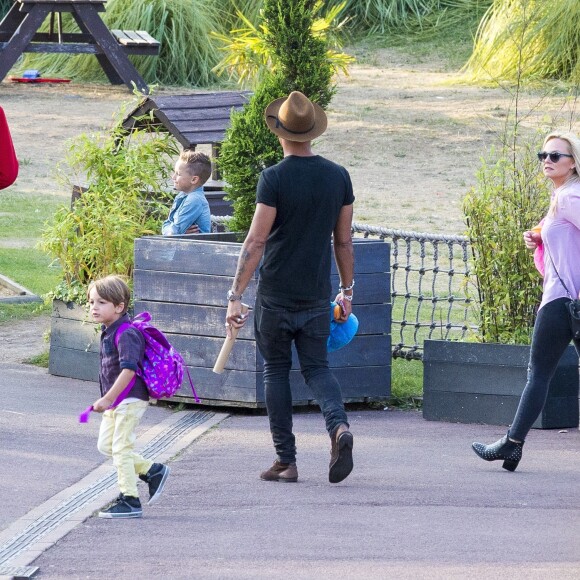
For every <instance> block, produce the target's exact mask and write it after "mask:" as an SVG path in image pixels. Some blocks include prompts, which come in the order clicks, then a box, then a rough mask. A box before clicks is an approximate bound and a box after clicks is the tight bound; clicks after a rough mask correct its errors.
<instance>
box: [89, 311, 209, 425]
mask: <svg viewBox="0 0 580 580" xmlns="http://www.w3.org/2000/svg"><path fill="white" fill-rule="evenodd" d="M150 320H151V314H149V312H141V314H138V315H137V316H135V318H133V320H132V321H131V322H124V323H123V324H121V326H119V328H118V329H117V332H116V333H115V346H116V347H117V348H118V347H119V338H120V337H121V334H122V333H123V332H124V331H125V330H127V328H129V327H130V326H133V327H134V328H136V329H137V330H139V332H140V333H141V334H142V335H143V338H144V339H145V355H144V357H143V360H142V361H141V365H140V368H139V369H138V370H137V372H136V373H135V375H136V376H139V377H141V378H142V379H143V382H144V383H145V386H146V387H147V391H149V396H150V397H151V398H152V399H161V398H162V397H172V396H173V395H175V393H176V392H177V391H178V390H179V387H181V382H182V381H183V372H184V371H185V372H186V373H187V377H188V378H189V384H190V385H191V391H192V393H193V396H194V398H195V402H196V403H199V402H200V400H199V397H198V396H197V393H196V392H195V387H194V386H193V381H192V380H191V376H190V375H189V370H188V369H187V366H185V362H184V361H183V357H182V356H181V355H180V354H179V353H178V352H177V351H176V350H175V349H174V348H173V347H172V346H171V344H170V343H169V341H168V340H167V338H166V337H165V335H164V334H163V333H162V332H161V331H160V330H159V329H158V328H155V326H153V325H152V324H149V321H150ZM134 384H135V377H133V378H132V379H131V381H130V382H129V384H128V385H127V386H126V387H125V389H124V390H123V392H122V393H121V394H120V395H119V396H118V397H117V399H116V400H115V402H114V403H113V404H112V405H111V408H113V407H116V406H117V405H118V404H119V403H120V402H121V401H122V400H123V399H125V398H126V397H127V395H128V394H129V392H130V391H131V389H132V388H133V385H134ZM92 410H93V407H92V405H91V406H90V407H87V408H86V409H85V410H84V411H83V412H82V413H81V414H80V415H79V422H80V423H87V422H88V420H89V416H90V414H91V411H92Z"/></svg>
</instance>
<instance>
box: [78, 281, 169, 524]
mask: <svg viewBox="0 0 580 580" xmlns="http://www.w3.org/2000/svg"><path fill="white" fill-rule="evenodd" d="M130 296H131V294H130V290H129V287H128V286H127V284H125V282H124V281H123V280H122V279H121V278H120V277H119V276H107V277H106V278H102V279H101V280H96V281H94V282H91V284H90V285H89V288H88V291H87V297H88V299H89V308H90V313H91V316H92V318H93V320H94V321H95V322H100V323H101V324H102V325H103V327H102V331H103V332H102V334H101V348H100V351H101V368H100V371H99V385H100V390H101V398H100V399H97V400H96V401H95V402H94V403H93V411H96V412H97V413H103V419H102V421H101V427H100V430H99V440H98V443H97V448H98V449H99V451H100V452H101V453H102V454H103V455H106V456H107V457H112V458H113V464H114V466H115V467H116V469H117V478H118V483H119V489H120V491H121V493H120V495H119V497H118V498H117V499H116V501H115V503H114V504H113V505H112V506H110V507H109V508H107V509H105V510H102V511H100V512H99V517H100V518H140V517H141V516H142V514H143V511H142V509H141V502H140V501H139V494H138V492H137V475H139V478H140V479H141V480H143V481H145V482H146V483H147V484H148V485H149V502H148V503H149V505H151V504H152V503H154V502H155V501H157V499H159V495H160V493H161V492H162V491H163V487H164V486H165V480H166V479H167V476H168V475H169V467H167V466H166V465H162V464H160V463H153V462H152V461H151V460H149V459H145V458H144V457H141V455H138V454H137V453H135V452H134V450H133V447H134V443H135V430H136V429H137V426H138V425H139V421H140V419H141V417H142V416H143V414H144V413H145V411H146V410H147V407H148V406H149V393H148V391H147V387H146V386H145V383H144V382H143V379H142V378H141V377H139V376H137V374H136V371H137V369H138V366H139V363H140V362H141V361H142V360H143V355H144V352H145V339H144V338H143V335H142V334H141V333H140V332H139V331H138V330H137V329H136V328H134V327H132V326H129V327H128V328H127V329H126V330H125V331H124V332H122V333H121V334H120V335H119V338H118V340H115V339H116V336H115V335H116V334H117V330H118V329H119V327H120V326H121V325H122V324H123V323H126V322H130V319H129V316H128V314H127V308H128V306H129V300H130ZM132 381H134V384H133V387H132V388H131V390H130V391H129V393H128V394H127V396H126V397H125V398H124V399H123V400H122V401H120V402H119V403H117V404H115V403H116V402H117V397H119V395H120V394H121V393H123V391H124V390H125V389H126V388H127V387H128V386H129V384H130V383H131V382H132Z"/></svg>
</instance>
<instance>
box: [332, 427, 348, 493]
mask: <svg viewBox="0 0 580 580" xmlns="http://www.w3.org/2000/svg"><path fill="white" fill-rule="evenodd" d="M331 442H332V443H331V449H330V469H329V471H328V481H330V483H338V482H339V481H342V480H343V479H346V478H347V477H348V476H349V474H350V472H351V471H352V468H353V463H352V445H353V437H352V433H351V432H350V431H349V430H348V427H347V426H346V425H345V424H344V423H341V424H340V425H339V426H338V427H337V428H336V431H335V432H334V435H333V437H332V439H331Z"/></svg>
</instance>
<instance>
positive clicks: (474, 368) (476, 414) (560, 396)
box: [423, 340, 579, 429]
mask: <svg viewBox="0 0 580 580" xmlns="http://www.w3.org/2000/svg"><path fill="white" fill-rule="evenodd" d="M529 353H530V347H529V346H523V345H509V344H487V343H486V344H482V343H466V342H453V341H445V340H427V341H425V350H424V355H423V368H424V374H423V417H424V418H425V419H427V420H429V421H450V422H457V423H484V424H487V425H509V424H511V422H512V421H513V419H514V416H515V412H516V409H517V406H518V403H519V400H520V396H521V394H522V391H523V390H524V387H525V384H526V378H527V368H528V359H529ZM578 382H579V380H578V355H577V354H576V350H575V349H574V347H573V346H569V347H568V349H567V351H566V352H565V354H564V356H563V357H562V359H561V360H560V364H559V366H558V369H557V370H556V374H555V375H554V378H553V379H552V382H551V383H550V390H549V393H548V400H547V402H546V405H545V407H544V410H543V411H542V413H541V414H540V416H539V417H538V419H537V420H536V422H535V423H534V425H533V427H534V428H536V429H565V428H572V427H577V426H578Z"/></svg>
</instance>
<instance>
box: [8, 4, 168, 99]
mask: <svg viewBox="0 0 580 580" xmlns="http://www.w3.org/2000/svg"><path fill="white" fill-rule="evenodd" d="M105 2H106V0H15V2H14V4H13V5H12V7H11V8H10V10H9V11H8V13H7V14H6V16H5V17H4V19H3V20H2V22H0V81H1V80H2V79H3V78H4V77H5V76H6V75H7V74H8V71H9V70H10V69H11V68H12V67H13V66H14V64H15V63H16V61H17V60H18V57H19V56H20V55H21V54H22V53H23V52H51V53H72V54H94V55H95V56H96V57H97V60H98V61H99V64H100V65H101V67H102V68H103V70H104V71H105V74H106V75H107V78H108V79H109V81H110V82H111V83H112V84H123V83H124V84H125V85H127V87H129V89H131V90H132V89H133V84H135V86H136V87H137V89H138V90H139V91H140V92H142V93H143V94H149V87H148V86H147V84H146V83H145V81H144V80H143V79H142V78H141V75H140V74H139V73H138V72H137V69H135V67H134V66H133V64H132V63H131V61H130V60H129V58H128V56H127V55H128V54H145V55H157V54H159V42H157V41H156V40H155V39H154V38H152V37H151V36H149V34H148V33H147V32H145V31H133V30H109V29H108V28H107V26H106V24H105V23H104V22H103V20H102V19H101V16H100V14H99V13H100V12H104V11H105ZM63 12H68V13H70V14H71V16H72V17H73V18H74V20H75V21H76V23H77V25H78V27H79V29H80V32H72V33H71V32H68V33H66V32H63V31H62V13H63ZM49 16H50V30H49V32H38V29H39V28H40V26H41V25H42V23H43V22H44V21H45V20H46V19H47V17H49ZM55 20H56V24H57V30H56V31H55V30H54V24H55Z"/></svg>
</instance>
